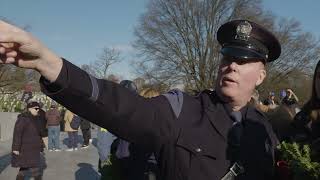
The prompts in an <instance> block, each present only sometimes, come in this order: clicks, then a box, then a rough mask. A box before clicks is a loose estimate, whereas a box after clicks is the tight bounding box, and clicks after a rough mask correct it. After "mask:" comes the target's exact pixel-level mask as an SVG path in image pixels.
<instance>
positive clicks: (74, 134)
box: [64, 110, 80, 151]
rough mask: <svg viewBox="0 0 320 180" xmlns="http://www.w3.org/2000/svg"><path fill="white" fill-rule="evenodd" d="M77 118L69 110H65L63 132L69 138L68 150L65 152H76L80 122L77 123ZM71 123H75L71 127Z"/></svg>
mask: <svg viewBox="0 0 320 180" xmlns="http://www.w3.org/2000/svg"><path fill="white" fill-rule="evenodd" d="M78 118H79V117H78V116H77V115H76V114H74V113H73V112H71V111H70V110H67V111H66V113H65V115H64V121H65V128H64V130H65V132H67V133H68V137H69V144H68V149H66V151H76V150H78V129H79V126H80V120H79V121H78V120H77V119H78ZM72 121H74V122H77V123H75V125H73V127H71V126H72V125H71V124H72Z"/></svg>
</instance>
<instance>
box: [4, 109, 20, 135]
mask: <svg viewBox="0 0 320 180" xmlns="http://www.w3.org/2000/svg"><path fill="white" fill-rule="evenodd" d="M18 114H19V113H11V112H0V141H6V140H10V139H11V138H12V135H13V129H14V124H15V123H16V120H17V116H18Z"/></svg>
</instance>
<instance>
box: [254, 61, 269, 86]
mask: <svg viewBox="0 0 320 180" xmlns="http://www.w3.org/2000/svg"><path fill="white" fill-rule="evenodd" d="M266 76H267V71H266V69H265V67H264V64H263V63H261V68H260V70H259V77H258V79H257V82H256V86H259V85H260V84H261V83H262V82H263V80H264V78H266Z"/></svg>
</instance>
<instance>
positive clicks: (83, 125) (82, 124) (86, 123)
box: [80, 117, 91, 129]
mask: <svg viewBox="0 0 320 180" xmlns="http://www.w3.org/2000/svg"><path fill="white" fill-rule="evenodd" d="M80 119H81V121H80V129H90V128H91V124H90V121H88V120H86V119H84V118H82V117H80Z"/></svg>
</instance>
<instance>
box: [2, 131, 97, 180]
mask: <svg viewBox="0 0 320 180" xmlns="http://www.w3.org/2000/svg"><path fill="white" fill-rule="evenodd" d="M66 137H67V134H66V133H64V132H62V133H61V134H60V142H61V147H62V149H67V146H66V143H67V138H66ZM79 137H80V138H81V140H80V141H82V134H81V133H79ZM92 137H93V143H92V144H91V145H90V147H89V148H87V149H79V150H78V151H73V152H67V151H61V152H48V151H45V162H46V168H45V169H44V175H43V179H44V180H73V179H74V180H97V179H100V176H99V174H98V173H97V169H98V167H97V164H98V152H97V149H96V147H95V146H94V145H95V144H96V138H95V137H97V136H96V132H92ZM78 146H80V144H79V145H78ZM10 148H11V141H6V142H0V179H1V180H2V179H3V180H11V179H15V176H16V174H17V172H18V169H16V168H12V167H11V165H10V158H11V157H10V155H9V152H10Z"/></svg>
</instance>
